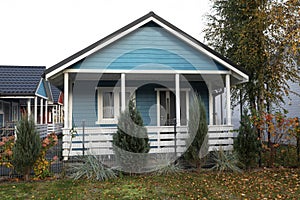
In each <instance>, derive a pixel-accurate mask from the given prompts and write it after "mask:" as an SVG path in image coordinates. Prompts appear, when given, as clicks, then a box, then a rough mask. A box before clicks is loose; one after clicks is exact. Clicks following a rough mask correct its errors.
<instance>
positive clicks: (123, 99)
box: [121, 73, 126, 112]
mask: <svg viewBox="0 0 300 200" xmlns="http://www.w3.org/2000/svg"><path fill="white" fill-rule="evenodd" d="M125 108H126V85H125V74H124V73H123V74H121V111H122V112H124V111H125Z"/></svg>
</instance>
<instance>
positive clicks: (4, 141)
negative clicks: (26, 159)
mask: <svg viewBox="0 0 300 200" xmlns="http://www.w3.org/2000/svg"><path fill="white" fill-rule="evenodd" d="M14 142H15V136H9V137H2V138H1V141H0V166H1V165H4V166H6V167H7V168H12V167H13V165H12V164H11V159H12V155H13V152H12V148H13V146H14Z"/></svg>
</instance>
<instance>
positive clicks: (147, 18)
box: [45, 12, 248, 82]
mask: <svg viewBox="0 0 300 200" xmlns="http://www.w3.org/2000/svg"><path fill="white" fill-rule="evenodd" d="M149 22H153V23H155V24H157V25H158V26H161V27H162V28H164V29H166V30H167V31H169V32H170V33H172V34H173V35H175V36H176V37H178V38H180V39H181V40H183V41H184V42H186V43H188V44H189V45H191V46H192V47H194V48H195V49H197V50H198V51H200V52H202V53H204V54H206V55H207V56H209V57H211V58H212V59H213V60H215V61H217V62H219V63H220V64H221V65H223V66H225V67H227V68H228V69H229V70H231V71H232V72H233V73H235V74H237V75H238V76H239V77H241V82H244V81H248V74H247V72H246V70H245V69H243V68H242V67H240V66H238V65H236V64H235V63H233V62H232V61H230V60H229V59H227V58H225V57H224V56H222V55H221V54H219V53H217V52H216V51H214V50H213V49H211V48H209V47H208V46H206V45H204V44H203V43H201V42H200V41H198V40H196V39H195V38H193V37H192V36H190V35H188V34H187V33H185V32H184V31H182V30H180V29H179V28H177V27H176V26H174V25H172V24H171V23H169V22H167V21H166V20H164V19H163V18H161V17H159V16H158V15H156V14H155V13H154V12H149V13H148V14H146V15H144V16H143V17H141V18H139V19H137V20H135V21H133V22H132V23H130V24H128V25H127V26H124V27H123V28H121V29H119V30H117V31H115V32H113V33H112V34H110V35H108V36H106V37H105V38H103V39H101V40H99V41H97V42H95V43H94V44H92V45H90V46H88V47H86V48H85V49H82V50H81V51H79V52H77V53H75V54H73V55H72V56H70V57H68V58H66V59H64V60H62V61H61V62H59V63H57V64H56V65H54V66H52V67H50V68H48V69H46V70H45V77H46V79H48V78H51V77H57V75H59V74H60V73H62V71H63V70H64V69H66V68H67V67H69V66H71V65H72V64H74V63H76V62H78V61H80V60H81V59H84V58H86V57H87V56H89V55H91V54H93V53H95V52H96V51H98V50H100V49H102V48H104V47H105V46H107V45H109V44H111V43H113V42H114V41H116V40H118V39H120V38H122V37H124V36H126V35H127V34H129V33H131V32H133V31H134V30H136V29H137V28H139V27H142V26H143V25H145V24H147V23H149Z"/></svg>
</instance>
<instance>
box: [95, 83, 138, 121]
mask: <svg viewBox="0 0 300 200" xmlns="http://www.w3.org/2000/svg"><path fill="white" fill-rule="evenodd" d="M134 91H135V88H126V89H125V102H126V106H127V105H128V102H129V99H131V98H135V93H134ZM97 94H98V96H97V106H98V121H97V122H96V124H116V123H118V117H119V115H120V112H121V107H122V105H121V96H122V95H121V88H120V87H98V88H97Z"/></svg>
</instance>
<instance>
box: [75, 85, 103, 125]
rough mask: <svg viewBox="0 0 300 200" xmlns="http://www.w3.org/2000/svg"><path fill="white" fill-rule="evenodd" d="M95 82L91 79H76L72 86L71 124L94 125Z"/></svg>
mask: <svg viewBox="0 0 300 200" xmlns="http://www.w3.org/2000/svg"><path fill="white" fill-rule="evenodd" d="M96 87H97V83H95V82H92V81H76V82H75V84H74V88H73V109H72V110H73V126H76V127H80V126H82V121H85V124H86V126H96V121H97V120H98V119H97V110H96V109H95V108H96V102H97V101H95V100H96V98H95V95H96V90H95V88H96Z"/></svg>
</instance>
